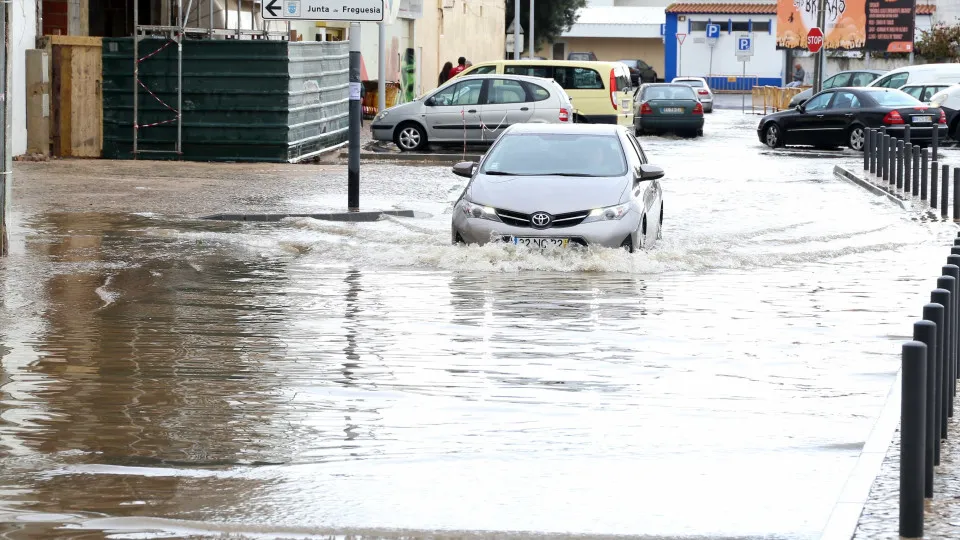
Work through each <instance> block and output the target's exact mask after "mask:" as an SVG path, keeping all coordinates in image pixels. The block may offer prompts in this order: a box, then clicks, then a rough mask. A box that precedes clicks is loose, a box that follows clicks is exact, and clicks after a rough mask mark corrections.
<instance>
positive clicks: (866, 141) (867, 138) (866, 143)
mask: <svg viewBox="0 0 960 540" xmlns="http://www.w3.org/2000/svg"><path fill="white" fill-rule="evenodd" d="M871 141H872V136H871V130H869V129H865V130H863V170H864V171H868V172H869V171H870V143H871Z"/></svg>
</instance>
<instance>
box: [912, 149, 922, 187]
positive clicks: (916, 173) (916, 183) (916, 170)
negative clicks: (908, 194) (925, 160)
mask: <svg viewBox="0 0 960 540" xmlns="http://www.w3.org/2000/svg"><path fill="white" fill-rule="evenodd" d="M910 177H911V178H913V196H914V197H919V196H920V145H919V144H915V145H914V146H913V173H911V175H910Z"/></svg>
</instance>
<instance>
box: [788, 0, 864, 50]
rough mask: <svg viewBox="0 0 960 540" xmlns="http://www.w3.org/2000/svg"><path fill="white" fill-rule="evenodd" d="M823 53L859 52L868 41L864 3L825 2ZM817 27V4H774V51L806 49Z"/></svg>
mask: <svg viewBox="0 0 960 540" xmlns="http://www.w3.org/2000/svg"><path fill="white" fill-rule="evenodd" d="M825 4H826V9H827V16H826V22H827V24H826V25H825V26H826V28H822V29H821V30H823V48H824V49H862V48H863V46H864V44H865V42H866V37H867V30H866V29H867V12H866V0H825ZM816 25H817V0H777V48H778V49H804V50H805V49H806V48H807V32H809V31H810V29H811V28H813V27H815V26H816Z"/></svg>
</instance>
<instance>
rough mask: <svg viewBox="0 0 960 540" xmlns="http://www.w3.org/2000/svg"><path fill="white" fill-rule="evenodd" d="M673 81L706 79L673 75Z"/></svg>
mask: <svg viewBox="0 0 960 540" xmlns="http://www.w3.org/2000/svg"><path fill="white" fill-rule="evenodd" d="M673 80H675V81H706V79H704V78H703V77H674V78H673Z"/></svg>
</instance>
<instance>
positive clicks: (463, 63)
mask: <svg viewBox="0 0 960 540" xmlns="http://www.w3.org/2000/svg"><path fill="white" fill-rule="evenodd" d="M465 69H467V59H466V58H464V57H462V56H461V57H460V58H457V66H456V67H454V68H453V69H451V70H450V78H451V79H452V78H454V77H456V76H457V75H459V74H460V72H461V71H463V70H465Z"/></svg>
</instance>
